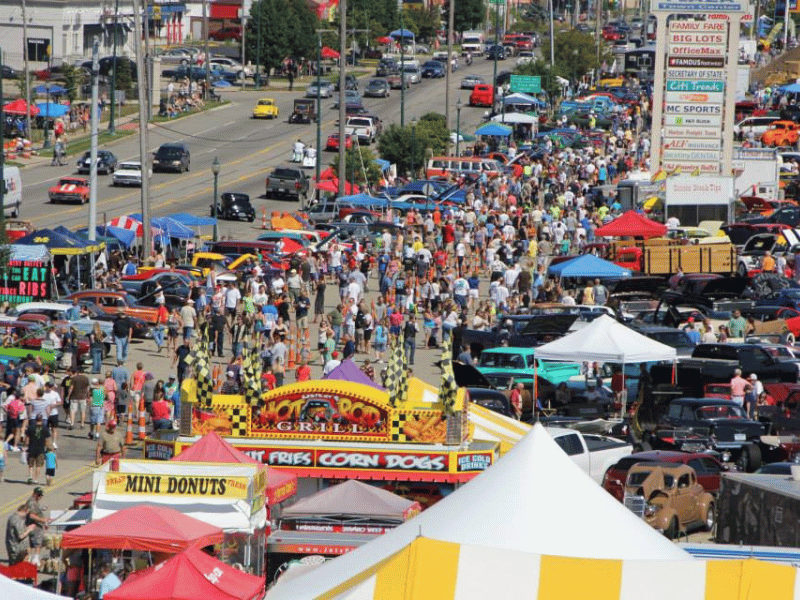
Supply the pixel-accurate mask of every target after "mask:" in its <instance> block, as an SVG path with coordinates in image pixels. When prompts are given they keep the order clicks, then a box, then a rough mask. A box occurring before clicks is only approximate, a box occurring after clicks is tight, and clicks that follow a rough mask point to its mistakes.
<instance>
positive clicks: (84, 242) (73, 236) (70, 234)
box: [53, 225, 102, 252]
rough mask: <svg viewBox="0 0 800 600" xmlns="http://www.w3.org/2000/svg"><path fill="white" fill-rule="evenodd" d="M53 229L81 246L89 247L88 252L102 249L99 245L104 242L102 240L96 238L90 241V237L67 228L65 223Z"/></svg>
mask: <svg viewBox="0 0 800 600" xmlns="http://www.w3.org/2000/svg"><path fill="white" fill-rule="evenodd" d="M53 231H55V232H56V233H58V234H61V235H62V236H64V237H66V238H69V239H70V240H72V241H74V242H76V243H78V244H79V245H81V246H84V247H85V248H86V249H87V252H89V251H90V252H95V251H97V250H101V249H102V248H101V247H100V245H99V244H102V241H101V240H95V241H93V242H90V241H89V239H88V238H85V237H81V236H80V235H78V234H77V233H75V232H74V231H71V230H69V229H67V228H66V227H64V226H63V225H59V226H57V227H55V228H53Z"/></svg>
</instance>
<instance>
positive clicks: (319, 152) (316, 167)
mask: <svg viewBox="0 0 800 600" xmlns="http://www.w3.org/2000/svg"><path fill="white" fill-rule="evenodd" d="M259 31H261V30H260V29H259ZM323 33H336V30H335V29H317V154H316V157H317V159H316V160H317V163H316V165H314V173H315V175H316V177H317V178H316V182H317V185H319V167H320V164H319V162H320V156H321V155H322V95H321V94H320V86H321V85H322V34H323ZM340 58H341V56H340ZM339 142H340V143H342V141H341V140H339ZM315 193H316V196H317V200H319V188H317V189H315Z"/></svg>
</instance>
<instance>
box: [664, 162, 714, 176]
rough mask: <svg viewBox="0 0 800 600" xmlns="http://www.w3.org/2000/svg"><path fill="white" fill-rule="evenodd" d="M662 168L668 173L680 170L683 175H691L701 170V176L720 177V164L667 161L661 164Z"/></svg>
mask: <svg viewBox="0 0 800 600" xmlns="http://www.w3.org/2000/svg"><path fill="white" fill-rule="evenodd" d="M661 168H662V169H664V170H665V171H667V172H670V171H674V170H675V169H680V170H681V171H682V172H683V173H689V174H691V173H692V172H693V171H695V170H699V171H700V174H701V175H719V162H715V163H708V162H687V161H672V160H665V161H664V162H662V163H661Z"/></svg>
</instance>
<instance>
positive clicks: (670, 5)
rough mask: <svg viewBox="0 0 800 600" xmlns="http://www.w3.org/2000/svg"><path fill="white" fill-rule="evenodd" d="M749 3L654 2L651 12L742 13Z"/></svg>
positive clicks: (705, 0)
mask: <svg viewBox="0 0 800 600" xmlns="http://www.w3.org/2000/svg"><path fill="white" fill-rule="evenodd" d="M749 5H750V3H749V2H748V3H747V4H745V3H744V2H740V1H738V0H686V1H681V0H656V2H655V6H652V5H651V10H653V11H660V12H670V13H704V14H705V13H712V12H713V13H744V12H747V9H748V8H749Z"/></svg>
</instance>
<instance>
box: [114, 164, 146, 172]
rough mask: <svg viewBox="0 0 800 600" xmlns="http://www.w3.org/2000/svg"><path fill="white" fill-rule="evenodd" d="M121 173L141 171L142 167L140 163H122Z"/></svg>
mask: <svg viewBox="0 0 800 600" xmlns="http://www.w3.org/2000/svg"><path fill="white" fill-rule="evenodd" d="M119 170H121V171H141V170H142V166H141V165H140V164H139V163H122V164H121V165H120V166H119Z"/></svg>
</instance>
